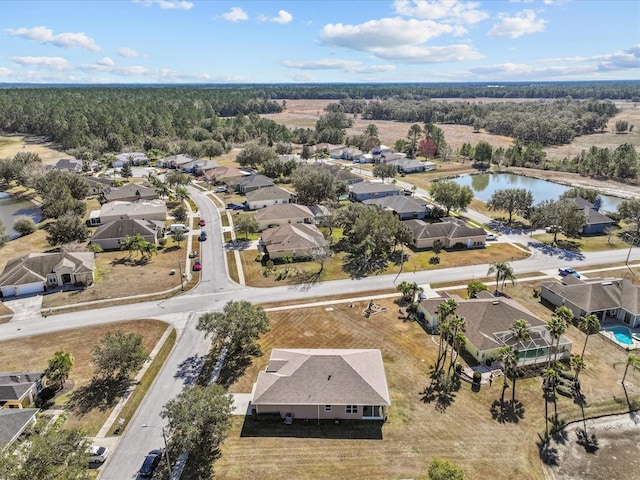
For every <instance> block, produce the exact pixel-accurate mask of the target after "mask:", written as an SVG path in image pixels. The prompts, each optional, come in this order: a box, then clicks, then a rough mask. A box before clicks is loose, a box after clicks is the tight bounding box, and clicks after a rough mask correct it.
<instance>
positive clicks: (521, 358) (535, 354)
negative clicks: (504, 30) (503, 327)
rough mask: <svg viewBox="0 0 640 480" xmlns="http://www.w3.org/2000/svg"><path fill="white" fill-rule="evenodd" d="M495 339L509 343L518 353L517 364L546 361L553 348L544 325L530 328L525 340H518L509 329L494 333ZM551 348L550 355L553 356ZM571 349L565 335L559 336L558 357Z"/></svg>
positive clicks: (553, 343) (503, 343)
mask: <svg viewBox="0 0 640 480" xmlns="http://www.w3.org/2000/svg"><path fill="white" fill-rule="evenodd" d="M494 337H495V339H496V340H497V341H498V342H499V343H500V344H502V345H505V346H506V345H509V346H511V347H513V349H514V350H515V351H516V352H517V354H518V364H520V365H526V364H534V363H538V362H539V361H542V360H544V361H546V359H547V358H548V356H549V349H553V350H555V340H553V339H552V338H551V336H550V335H549V331H548V330H547V329H546V327H545V326H544V325H539V326H536V327H531V328H530V336H529V338H528V339H527V340H520V341H518V340H517V339H516V338H515V337H514V335H513V332H512V331H511V330H507V331H504V332H497V333H494ZM553 350H552V356H553ZM570 351H571V342H570V341H569V340H568V339H566V338H565V337H562V336H561V337H560V342H559V344H558V350H557V353H558V355H557V356H558V358H559V359H560V358H563V357H564V356H566V355H568V353H566V352H570Z"/></svg>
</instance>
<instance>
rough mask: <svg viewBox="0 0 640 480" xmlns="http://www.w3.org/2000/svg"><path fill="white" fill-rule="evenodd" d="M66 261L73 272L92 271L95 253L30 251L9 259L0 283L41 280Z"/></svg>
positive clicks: (13, 283)
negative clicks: (27, 253)
mask: <svg viewBox="0 0 640 480" xmlns="http://www.w3.org/2000/svg"><path fill="white" fill-rule="evenodd" d="M63 261H66V262H67V263H69V264H70V265H71V266H72V267H73V269H74V273H87V272H91V271H93V268H94V265H95V254H94V253H93V252H61V253H30V254H29V255H23V256H22V257H16V258H12V259H11V260H9V262H8V263H7V265H6V266H5V267H4V271H3V272H2V275H0V285H24V284H25V283H34V282H42V281H45V280H46V276H47V274H49V273H53V272H54V271H55V269H56V268H57V267H58V265H59V264H60V263H61V262H63Z"/></svg>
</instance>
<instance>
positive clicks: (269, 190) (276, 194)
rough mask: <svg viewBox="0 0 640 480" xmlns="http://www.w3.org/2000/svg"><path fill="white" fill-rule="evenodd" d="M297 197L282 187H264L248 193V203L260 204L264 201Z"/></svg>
mask: <svg viewBox="0 0 640 480" xmlns="http://www.w3.org/2000/svg"><path fill="white" fill-rule="evenodd" d="M294 196H295V195H294V194H293V193H291V192H290V191H289V190H285V189H284V188H281V187H264V188H259V189H257V190H253V191H252V192H247V201H248V202H260V201H264V200H280V199H283V198H293V197H294Z"/></svg>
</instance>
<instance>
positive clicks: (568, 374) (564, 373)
mask: <svg viewBox="0 0 640 480" xmlns="http://www.w3.org/2000/svg"><path fill="white" fill-rule="evenodd" d="M558 375H560V376H561V377H562V378H566V379H567V380H571V381H573V380H574V379H575V378H576V376H575V375H574V374H573V373H571V372H569V371H568V370H558Z"/></svg>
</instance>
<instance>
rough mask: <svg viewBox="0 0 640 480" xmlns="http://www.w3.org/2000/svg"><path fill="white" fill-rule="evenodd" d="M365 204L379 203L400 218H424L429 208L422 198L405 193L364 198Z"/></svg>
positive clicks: (429, 210) (427, 214)
mask: <svg viewBox="0 0 640 480" xmlns="http://www.w3.org/2000/svg"><path fill="white" fill-rule="evenodd" d="M363 203H365V204H367V205H380V206H381V207H382V208H384V209H385V210H390V211H392V212H393V213H395V214H396V215H397V216H398V218H399V219H400V220H411V219H425V218H427V217H428V216H429V213H430V212H431V209H430V208H429V206H428V205H427V202H425V201H424V200H423V199H421V198H419V197H408V196H405V195H393V196H390V197H384V198H372V199H370V200H365V201H364V202H363Z"/></svg>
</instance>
